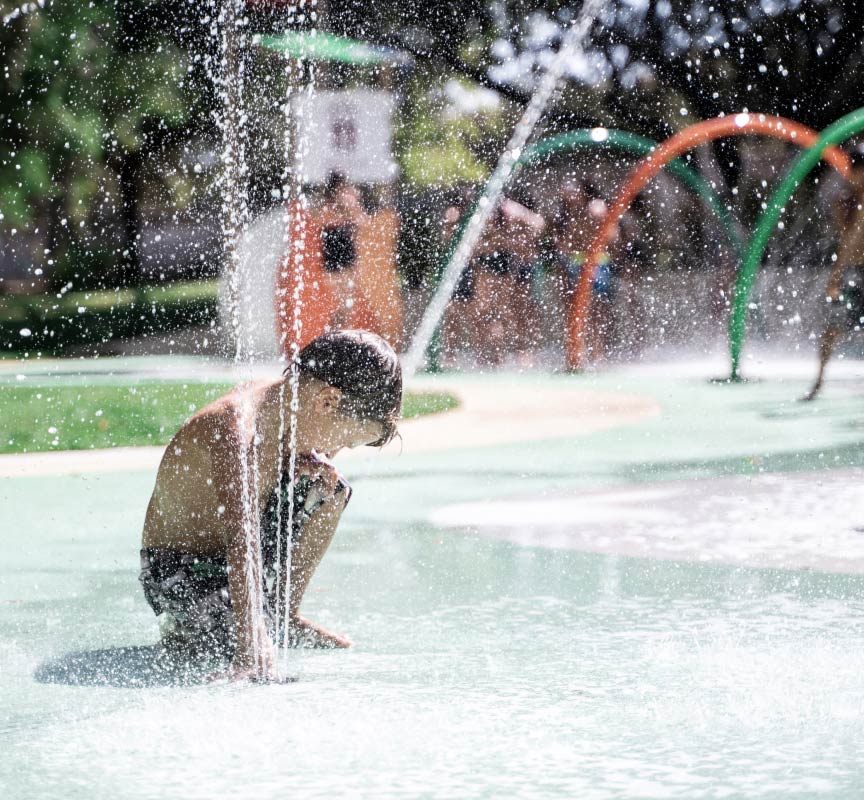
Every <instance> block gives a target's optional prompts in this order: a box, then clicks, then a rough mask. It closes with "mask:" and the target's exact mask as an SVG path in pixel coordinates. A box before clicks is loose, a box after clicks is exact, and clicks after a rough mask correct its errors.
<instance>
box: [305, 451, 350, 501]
mask: <svg viewBox="0 0 864 800" xmlns="http://www.w3.org/2000/svg"><path fill="white" fill-rule="evenodd" d="M294 475H295V480H296V479H297V478H300V477H302V476H306V477H308V478H310V479H311V481H312V484H313V485H314V486H315V489H316V492H315V493H316V494H317V495H318V496H319V497H321V498H322V499H325V498H326V499H327V500H330V499H331V498H333V497H335V496H336V495H337V494H339V493H340V492H342V491H343V490H344V489H345V487H347V486H348V482H347V481H346V480H345V478H344V476H343V475H342V473H341V472H339V470H338V469H336V467H335V466H334V465H333V462H332V461H330V460H329V459H328V458H326V457H325V456H322V455H321V454H320V453H317V452H315V451H314V450H313V451H312V452H311V453H299V454H298V455H297V463H296V466H295V470H294ZM349 493H350V492H346V493H345V501H346V502H347V499H348V494H349Z"/></svg>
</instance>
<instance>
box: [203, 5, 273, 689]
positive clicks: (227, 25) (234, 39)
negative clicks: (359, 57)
mask: <svg viewBox="0 0 864 800" xmlns="http://www.w3.org/2000/svg"><path fill="white" fill-rule="evenodd" d="M244 12H245V6H244V3H243V2H242V0H221V2H220V5H219V8H218V15H217V16H216V19H215V24H211V34H213V35H214V36H215V37H216V38H217V41H218V44H219V50H218V61H217V63H216V64H213V65H210V67H211V68H210V74H211V76H212V78H213V81H214V84H215V87H216V90H217V94H218V97H219V110H218V112H217V119H216V122H217V125H218V127H219V130H220V132H221V134H222V173H221V179H220V187H219V188H220V191H221V197H222V235H223V241H224V247H225V262H226V264H225V265H226V269H227V270H228V275H229V280H228V286H229V293H230V299H229V303H230V308H231V326H232V330H233V334H234V342H235V352H234V362H235V364H236V365H237V366H241V365H242V366H245V367H246V372H247V373H248V375H247V377H248V378H249V379H251V377H252V372H251V367H252V361H253V358H254V351H253V349H252V347H251V346H250V342H248V341H247V340H246V339H244V325H243V320H242V318H241V313H240V308H241V304H240V291H241V275H240V256H239V252H238V247H237V245H238V241H239V239H240V237H241V236H242V235H243V233H244V231H245V230H246V229H247V228H248V224H249V203H248V182H249V169H248V165H247V162H246V139H247V121H248V116H247V114H246V107H245V65H244V56H245V51H246V47H247V44H248V39H247V36H246V31H245V26H246V18H245V16H244ZM236 423H237V431H238V438H239V448H240V450H239V452H238V454H237V456H238V459H239V464H240V492H241V502H242V527H243V539H244V549H245V561H246V576H245V577H246V581H245V583H246V586H245V589H246V594H247V599H248V606H249V619H248V620H247V624H248V626H249V628H248V630H249V636H250V637H251V639H250V641H251V648H252V665H251V666H252V668H253V669H254V670H255V671H257V672H258V674H259V675H263V674H264V673H265V671H266V667H267V665H266V659H265V653H267V651H268V644H269V643H268V641H267V630H266V625H265V624H264V620H263V616H262V613H263V590H262V579H263V568H262V559H261V541H260V534H259V520H260V502H259V487H260V474H259V469H258V445H259V444H260V438H259V436H258V433H257V431H256V425H255V397H254V392H253V390H252V387H251V384H247V386H246V387H245V388H244V390H241V392H240V393H239V397H238V403H237V408H236ZM238 646H239V645H238Z"/></svg>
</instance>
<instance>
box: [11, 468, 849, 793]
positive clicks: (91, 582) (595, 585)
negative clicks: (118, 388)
mask: <svg viewBox="0 0 864 800" xmlns="http://www.w3.org/2000/svg"><path fill="white" fill-rule="evenodd" d="M149 481H150V477H149V476H143V475H138V474H131V475H126V476H114V477H104V478H101V479H100V480H98V481H91V482H86V483H85V482H83V481H82V480H81V479H80V478H71V477H70V478H63V479H52V480H51V483H50V484H49V483H48V482H47V480H46V479H29V480H27V481H24V480H22V481H18V482H17V483H18V488H19V491H20V493H21V495H19V496H20V499H22V500H29V501H35V500H36V498H37V497H38V496H39V495H40V494H42V493H43V492H45V491H47V490H48V488H49V486H50V490H51V498H52V503H51V505H46V504H42V505H41V506H40V505H38V504H35V503H33V504H31V503H25V504H24V505H22V508H28V507H29V508H30V510H29V512H27V513H26V514H24V515H22V517H21V518H20V519H19V520H18V522H19V531H20V532H21V533H22V537H21V538H20V539H19V540H18V541H17V542H12V541H10V540H8V539H5V538H4V540H3V544H2V551H3V552H2V559H3V563H4V564H6V565H7V569H4V578H3V582H2V586H0V589H2V607H3V613H2V618H0V669H2V673H3V675H4V676H5V677H4V682H3V683H4V688H3V690H2V692H0V695H2V697H0V707H2V708H3V712H2V717H0V750H2V751H3V753H4V756H5V757H4V759H3V760H2V762H0V785H3V786H4V787H7V790H8V791H6V792H4V796H8V797H13V798H18V797H21V798H23V797H47V796H54V795H56V794H58V793H61V792H62V794H63V795H64V796H65V797H69V798H76V797H81V798H85V797H86V798H102V797H104V798H109V797H112V798H113V797H118V796H123V797H129V798H136V797H141V798H144V797H152V796H153V794H154V792H156V791H158V793H159V794H164V796H168V797H183V798H197V797H201V798H205V797H207V798H210V797H213V796H218V795H220V794H224V793H229V792H237V791H241V792H242V794H243V795H245V796H253V795H254V796H260V797H275V796H277V795H281V794H283V793H288V794H291V793H295V794H300V795H302V796H304V797H315V796H321V797H323V796H332V795H334V794H339V795H341V796H375V797H396V796H402V797H420V796H430V797H431V796H435V797H500V796H513V795H515V794H518V795H519V796H524V797H551V796H582V797H597V798H602V797H620V796H626V797H687V798H693V797H725V796H748V797H812V796H814V795H818V794H821V793H825V794H826V796H831V797H857V796H858V787H860V785H861V784H862V782H864V757H862V756H861V754H860V747H859V746H858V745H859V743H860V735H861V733H862V731H864V685H862V683H861V680H860V676H861V674H862V672H864V649H862V646H861V643H862V641H864V578H861V577H857V576H830V575H821V574H819V573H807V572H792V571H769V570H762V571H758V570H746V569H739V568H731V567H718V566H699V565H684V564H678V563H675V562H653V561H647V560H640V559H629V558H622V557H619V556H608V555H592V554H583V553H578V552H573V551H561V550H545V549H535V548H528V547H520V546H516V545H514V544H510V543H507V542H499V541H491V540H484V539H478V538H476V537H474V536H471V535H466V534H461V533H458V532H442V531H440V530H436V529H434V528H432V527H430V526H427V525H422V524H406V525H403V526H400V525H387V526H386V527H384V528H378V529H374V530H373V529H371V528H370V527H367V526H364V525H358V524H356V523H355V524H346V527H345V529H344V530H342V531H340V534H339V540H338V543H337V545H336V546H335V547H336V549H335V550H334V551H333V552H331V553H330V554H328V557H327V559H326V560H325V562H324V564H323V566H322V569H321V573H320V575H319V576H318V577H317V578H316V582H315V584H314V585H313V588H312V592H311V595H310V597H309V600H308V604H307V605H308V613H309V616H310V617H312V618H313V619H315V620H317V621H319V622H321V623H322V624H324V625H328V626H332V627H333V628H335V629H337V630H339V631H341V632H344V633H346V634H348V635H349V636H350V637H351V638H353V639H354V640H355V642H356V646H355V648H354V649H352V650H350V651H347V652H299V653H296V654H294V655H293V656H292V660H291V669H292V672H293V673H294V674H296V676H297V677H298V679H299V680H298V682H297V683H295V684H291V685H286V686H268V687H261V686H227V685H216V686H213V685H193V686H170V685H169V686H152V687H149V688H143V689H141V688H139V689H130V688H119V687H115V686H110V685H109V686H70V685H64V684H63V683H59V684H56V683H42V682H37V681H35V680H34V673H35V672H36V671H37V670H38V669H39V668H40V666H43V668H44V665H45V663H46V662H47V661H50V660H51V659H56V658H57V657H60V658H63V657H64V656H66V657H68V654H69V653H74V652H80V651H93V650H95V649H99V648H111V647H119V646H124V645H133V644H147V643H151V642H153V641H154V639H155V637H156V626H155V621H154V618H153V616H152V614H151V613H150V612H149V609H148V608H147V607H146V604H145V603H144V600H143V597H142V596H141V595H140V592H139V591H138V590H137V586H136V581H135V566H136V565H135V552H134V550H135V546H136V539H137V530H136V527H135V525H134V522H135V520H136V518H137V517H138V516H140V508H139V506H141V504H142V503H143V501H144V500H146V492H147V489H148V488H149ZM88 484H89V485H88ZM106 496H115V497H120V496H123V497H124V498H125V501H124V502H123V503H121V504H116V505H110V504H105V503H97V502H96V501H97V500H100V499H101V500H104V498H105V497H106ZM139 501H141V502H139ZM67 504H68V505H67ZM76 506H78V507H79V508H80V507H83V508H85V509H86V513H85V514H83V515H81V514H78V515H75V516H73V509H74V508H75V507H76ZM64 507H65V508H67V509H69V514H68V515H64V514H63V512H62V510H61V509H62V508H64ZM4 516H5V515H4ZM5 521H7V522H8V517H7V520H5ZM9 567H11V569H10V568H9ZM134 667H135V664H134V662H133V661H131V660H126V661H125V662H124V660H123V659H122V658H121V659H119V664H117V672H116V677H117V678H118V679H119V680H118V681H117V682H119V683H122V682H123V680H125V679H127V678H128V674H125V675H124V670H125V671H126V672H128V670H130V669H131V670H133V671H134ZM55 677H56V675H55ZM111 677H112V676H111V674H110V673H109V675H108V678H109V682H111ZM43 678H44V676H43Z"/></svg>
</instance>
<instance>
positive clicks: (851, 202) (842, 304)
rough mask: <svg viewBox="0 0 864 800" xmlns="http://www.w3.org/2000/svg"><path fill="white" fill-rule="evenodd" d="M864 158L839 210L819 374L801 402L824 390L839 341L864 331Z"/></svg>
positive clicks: (851, 178) (851, 177) (859, 162)
mask: <svg viewBox="0 0 864 800" xmlns="http://www.w3.org/2000/svg"><path fill="white" fill-rule="evenodd" d="M862 159H864V156H862V155H859V156H858V158H857V159H856V164H855V168H854V170H853V172H852V175H851V176H850V180H849V187H848V191H847V192H846V195H845V197H844V198H843V199H842V200H841V201H840V203H839V204H838V208H837V227H838V228H839V230H840V243H839V246H838V248H837V261H836V262H835V264H834V269H833V270H832V272H831V279H830V281H829V284H828V292H827V297H826V300H827V301H828V304H829V308H828V320H827V322H826V324H825V328H824V330H823V331H822V336H821V338H820V340H819V372H818V374H817V376H816V380H815V382H814V383H813V387H812V388H811V389H810V391H809V392H808V393H807V394H806V395H805V396H804V397H802V398H801V399H802V400H805V401H806V400H813V399H814V398H815V397H816V395H817V394H819V390H820V389H821V388H822V382H823V380H824V379H825V368H826V367H827V366H828V362H829V361H830V359H831V355H832V353H833V352H834V347H835V345H836V344H837V342H838V340H840V339H842V338H843V337H844V336H846V335H847V334H849V333H852V332H860V331H861V330H862V328H864V160H862Z"/></svg>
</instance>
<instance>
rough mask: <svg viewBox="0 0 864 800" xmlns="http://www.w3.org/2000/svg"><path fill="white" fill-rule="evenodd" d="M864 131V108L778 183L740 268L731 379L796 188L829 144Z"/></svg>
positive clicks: (823, 137)
mask: <svg viewBox="0 0 864 800" xmlns="http://www.w3.org/2000/svg"><path fill="white" fill-rule="evenodd" d="M862 130H864V107H862V108H859V109H857V110H856V111H853V112H852V113H850V114H847V115H846V116H845V117H840V119H838V120H837V121H836V122H833V123H832V124H831V125H829V126H828V127H827V128H825V130H824V131H822V133H820V134H819V140H818V141H817V142H816V144H814V145H813V146H812V147H810V148H808V149H807V150H804V151H803V152H802V153H801V154H800V155H799V156H798V157H797V158H796V159H795V161H794V162H793V163H792V166H791V167H790V168H789V171H788V172H787V173H786V175H785V176H784V178H783V180H782V181H781V182H780V183H779V184H778V186H777V188H776V189H775V190H774V193H773V194H772V195H771V198H770V200H769V201H768V205H767V207H766V208H765V210H764V211H763V212H762V215H761V216H760V217H759V219H758V221H757V223H756V227H755V228H754V230H753V236H752V237H751V239H750V244H749V246H748V248H747V252H746V253H745V254H744V259H743V261H742V262H741V268H740V269H739V270H738V278H737V279H736V281H735V292H734V295H733V300H732V316H731V317H730V319H729V356H730V358H731V361H732V374H731V376H730V378H731V380H733V381H734V380H739V379H740V377H741V373H740V370H741V350H742V348H743V347H744V337H745V334H746V327H747V307H748V304H749V301H750V294H751V293H752V291H753V283H754V281H755V280H756V273H757V272H758V271H759V265H760V264H761V263H762V256H763V254H764V253H765V247H766V246H767V244H768V240H769V239H770V238H771V234H772V233H773V232H774V228H776V227H777V223H778V222H779V221H780V217H781V215H782V214H783V211H784V210H785V209H786V204H787V203H788V202H789V200H790V199H791V197H792V195H793V194H794V193H795V190H796V189H797V188H798V187H799V186H800V185H801V183H802V182H803V181H804V179H805V178H806V177H807V175H809V174H810V172H811V170H812V169H813V168H814V167H815V166H816V165H817V164H818V163H819V161H820V160H821V158H822V153H823V151H824V150H825V148H826V147H830V146H831V145H837V144H842V143H843V142H845V141H846V140H847V139H849V138H850V137H852V136H854V135H855V134H856V133H860V132H861V131H862Z"/></svg>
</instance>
